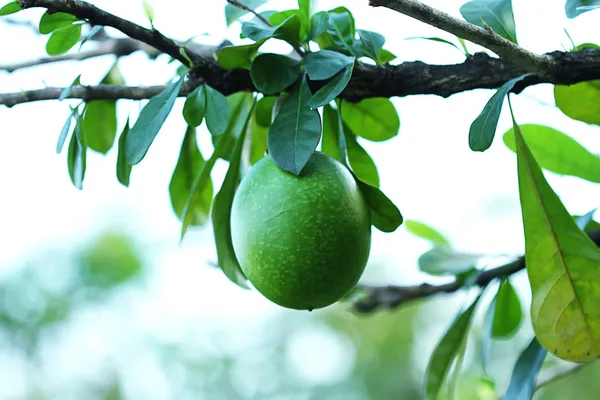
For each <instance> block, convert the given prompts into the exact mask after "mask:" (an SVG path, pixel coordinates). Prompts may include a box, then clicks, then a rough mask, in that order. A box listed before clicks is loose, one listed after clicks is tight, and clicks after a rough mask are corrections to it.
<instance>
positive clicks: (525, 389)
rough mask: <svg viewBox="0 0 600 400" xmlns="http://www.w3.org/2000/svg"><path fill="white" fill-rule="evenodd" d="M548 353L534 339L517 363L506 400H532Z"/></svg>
mask: <svg viewBox="0 0 600 400" xmlns="http://www.w3.org/2000/svg"><path fill="white" fill-rule="evenodd" d="M546 353H547V352H546V349H544V348H543V347H542V346H540V344H539V342H538V341H537V339H536V338H533V340H532V341H531V343H529V345H528V346H527V347H526V348H525V350H523V353H521V355H520V356H519V359H518V360H517V362H516V363H515V366H514V368H513V372H512V375H511V377H510V383H509V384H508V389H507V390H506V394H505V395H504V398H505V399H507V400H508V399H510V400H531V398H532V397H533V392H534V391H535V385H536V379H537V376H538V373H539V372H540V369H541V368H542V364H543V363H544V358H546Z"/></svg>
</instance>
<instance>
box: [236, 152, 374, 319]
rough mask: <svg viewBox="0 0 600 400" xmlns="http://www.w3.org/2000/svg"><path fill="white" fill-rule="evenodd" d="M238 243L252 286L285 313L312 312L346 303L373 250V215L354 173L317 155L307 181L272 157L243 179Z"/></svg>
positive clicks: (306, 169)
mask: <svg viewBox="0 0 600 400" xmlns="http://www.w3.org/2000/svg"><path fill="white" fill-rule="evenodd" d="M231 236H232V241H233V248H234V250H235V254H236V256H237V259H238V261H239V263H240V266H241V267H242V270H243V271H244V273H245V275H246V277H247V278H248V280H249V281H250V282H251V283H252V285H253V286H254V287H255V288H256V290H258V291H259V292H260V293H261V294H262V295H263V296H265V297H266V298H268V299H269V300H271V301H272V302H274V303H276V304H279V305H280V306H283V307H287V308H293V309H299V310H306V309H308V310H312V309H316V308H322V307H326V306H328V305H331V304H333V303H335V302H336V301H338V300H339V299H341V298H342V297H344V296H345V295H346V294H347V293H348V292H349V291H350V290H352V288H353V287H354V286H355V285H356V283H357V282H358V280H359V278H360V276H361V275H362V273H363V271H364V269H365V266H366V264H367V259H368V258H369V250H370V248H371V222H370V215H369V208H368V206H367V204H366V202H365V200H364V199H363V196H362V194H361V192H360V190H359V188H358V186H357V184H356V181H355V180H354V177H353V176H352V174H351V173H350V172H349V171H348V169H347V168H346V167H345V166H343V165H342V164H341V163H339V162H338V161H336V160H334V159H333V158H331V157H329V156H327V155H325V154H323V153H320V152H316V153H314V154H313V155H312V156H311V158H310V160H309V161H308V163H307V164H306V166H305V167H304V169H303V170H302V172H301V174H300V176H295V175H293V174H290V173H288V172H285V171H284V170H282V169H280V168H279V167H278V166H277V165H276V164H275V162H274V161H273V159H272V158H271V157H269V156H266V157H264V158H263V159H262V160H260V161H259V162H257V163H256V164H255V165H254V166H253V167H252V168H251V169H250V171H248V174H247V175H246V176H245V177H244V179H243V180H242V182H241V184H240V186H239V188H238V190H237V192H236V194H235V197H234V200H233V207H232V211H231Z"/></svg>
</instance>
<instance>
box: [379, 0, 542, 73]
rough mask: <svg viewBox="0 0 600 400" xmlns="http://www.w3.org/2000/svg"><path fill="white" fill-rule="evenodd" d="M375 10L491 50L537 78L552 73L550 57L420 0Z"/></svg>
mask: <svg viewBox="0 0 600 400" xmlns="http://www.w3.org/2000/svg"><path fill="white" fill-rule="evenodd" d="M369 4H370V5H371V6H373V7H386V8H389V9H391V10H394V11H397V12H399V13H401V14H404V15H407V16H409V17H411V18H414V19H417V20H419V21H421V22H424V23H426V24H428V25H431V26H434V27H436V28H439V29H441V30H443V31H446V32H449V33H452V34H453V35H456V36H458V37H460V38H463V39H466V40H469V41H471V42H473V43H476V44H479V45H481V46H483V47H485V48H487V49H490V50H492V51H493V52H494V53H496V54H498V55H499V56H500V57H502V58H505V59H507V60H509V61H512V62H514V63H515V64H517V65H520V66H522V67H524V68H526V69H527V70H528V71H530V72H535V73H536V74H537V75H541V76H545V75H548V74H549V67H550V64H549V61H550V60H548V59H547V57H545V56H540V55H538V54H535V53H532V52H530V51H528V50H526V49H524V48H522V47H520V46H518V45H517V44H515V43H513V42H511V41H510V40H506V39H505V38H503V37H502V36H500V35H498V34H497V33H495V32H494V31H493V30H491V29H484V28H481V27H479V26H477V25H473V24H471V23H469V22H466V21H462V20H460V19H458V18H454V17H453V16H451V15H449V14H446V13H444V12H442V11H439V10H437V9H435V8H433V7H430V6H428V5H426V4H423V3H422V2H420V1H417V0H370V1H369Z"/></svg>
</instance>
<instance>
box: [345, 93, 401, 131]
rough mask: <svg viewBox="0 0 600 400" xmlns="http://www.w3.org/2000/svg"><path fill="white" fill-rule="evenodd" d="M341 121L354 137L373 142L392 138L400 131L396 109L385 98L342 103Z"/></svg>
mask: <svg viewBox="0 0 600 400" xmlns="http://www.w3.org/2000/svg"><path fill="white" fill-rule="evenodd" d="M342 120H343V121H344V123H345V124H346V125H348V128H350V129H351V130H352V132H354V133H355V134H356V135H358V136H361V137H364V138H365V139H368V140H372V141H374V142H381V141H384V140H388V139H391V138H393V137H394V136H396V135H397V134H398V130H399V129H400V118H399V117H398V113H397V112H396V108H395V107H394V105H393V104H392V102H391V101H390V99H385V98H370V99H365V100H362V101H360V102H359V103H350V102H347V101H344V102H343V103H342Z"/></svg>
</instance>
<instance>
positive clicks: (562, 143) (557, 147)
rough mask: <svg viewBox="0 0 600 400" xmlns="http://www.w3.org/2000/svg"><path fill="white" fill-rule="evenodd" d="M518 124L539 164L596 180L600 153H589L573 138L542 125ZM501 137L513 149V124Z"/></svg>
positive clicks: (559, 171) (553, 170) (599, 174)
mask: <svg viewBox="0 0 600 400" xmlns="http://www.w3.org/2000/svg"><path fill="white" fill-rule="evenodd" d="M519 128H520V130H521V134H522V135H523V137H524V138H525V140H526V142H527V145H528V146H529V149H530V150H531V152H532V153H533V156H534V157H535V160H536V161H537V163H538V164H539V166H540V167H542V168H544V169H547V170H548V171H552V172H554V173H557V174H561V175H571V176H577V177H579V178H582V179H586V180H588V181H590V182H596V183H600V157H598V156H597V155H595V154H592V153H590V152H589V151H588V150H587V149H586V148H585V147H583V146H582V145H580V144H579V143H578V142H577V141H576V140H575V139H573V138H572V137H570V136H568V135H566V134H564V133H562V132H560V131H557V130H556V129H554V128H550V127H548V126H543V125H535V124H526V125H521V126H520V127H519ZM502 139H503V140H504V143H505V144H506V147H508V148H509V149H511V150H512V151H516V149H517V146H516V143H515V132H514V128H511V129H510V130H508V131H507V132H506V133H505V134H504V136H503V138H502Z"/></svg>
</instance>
